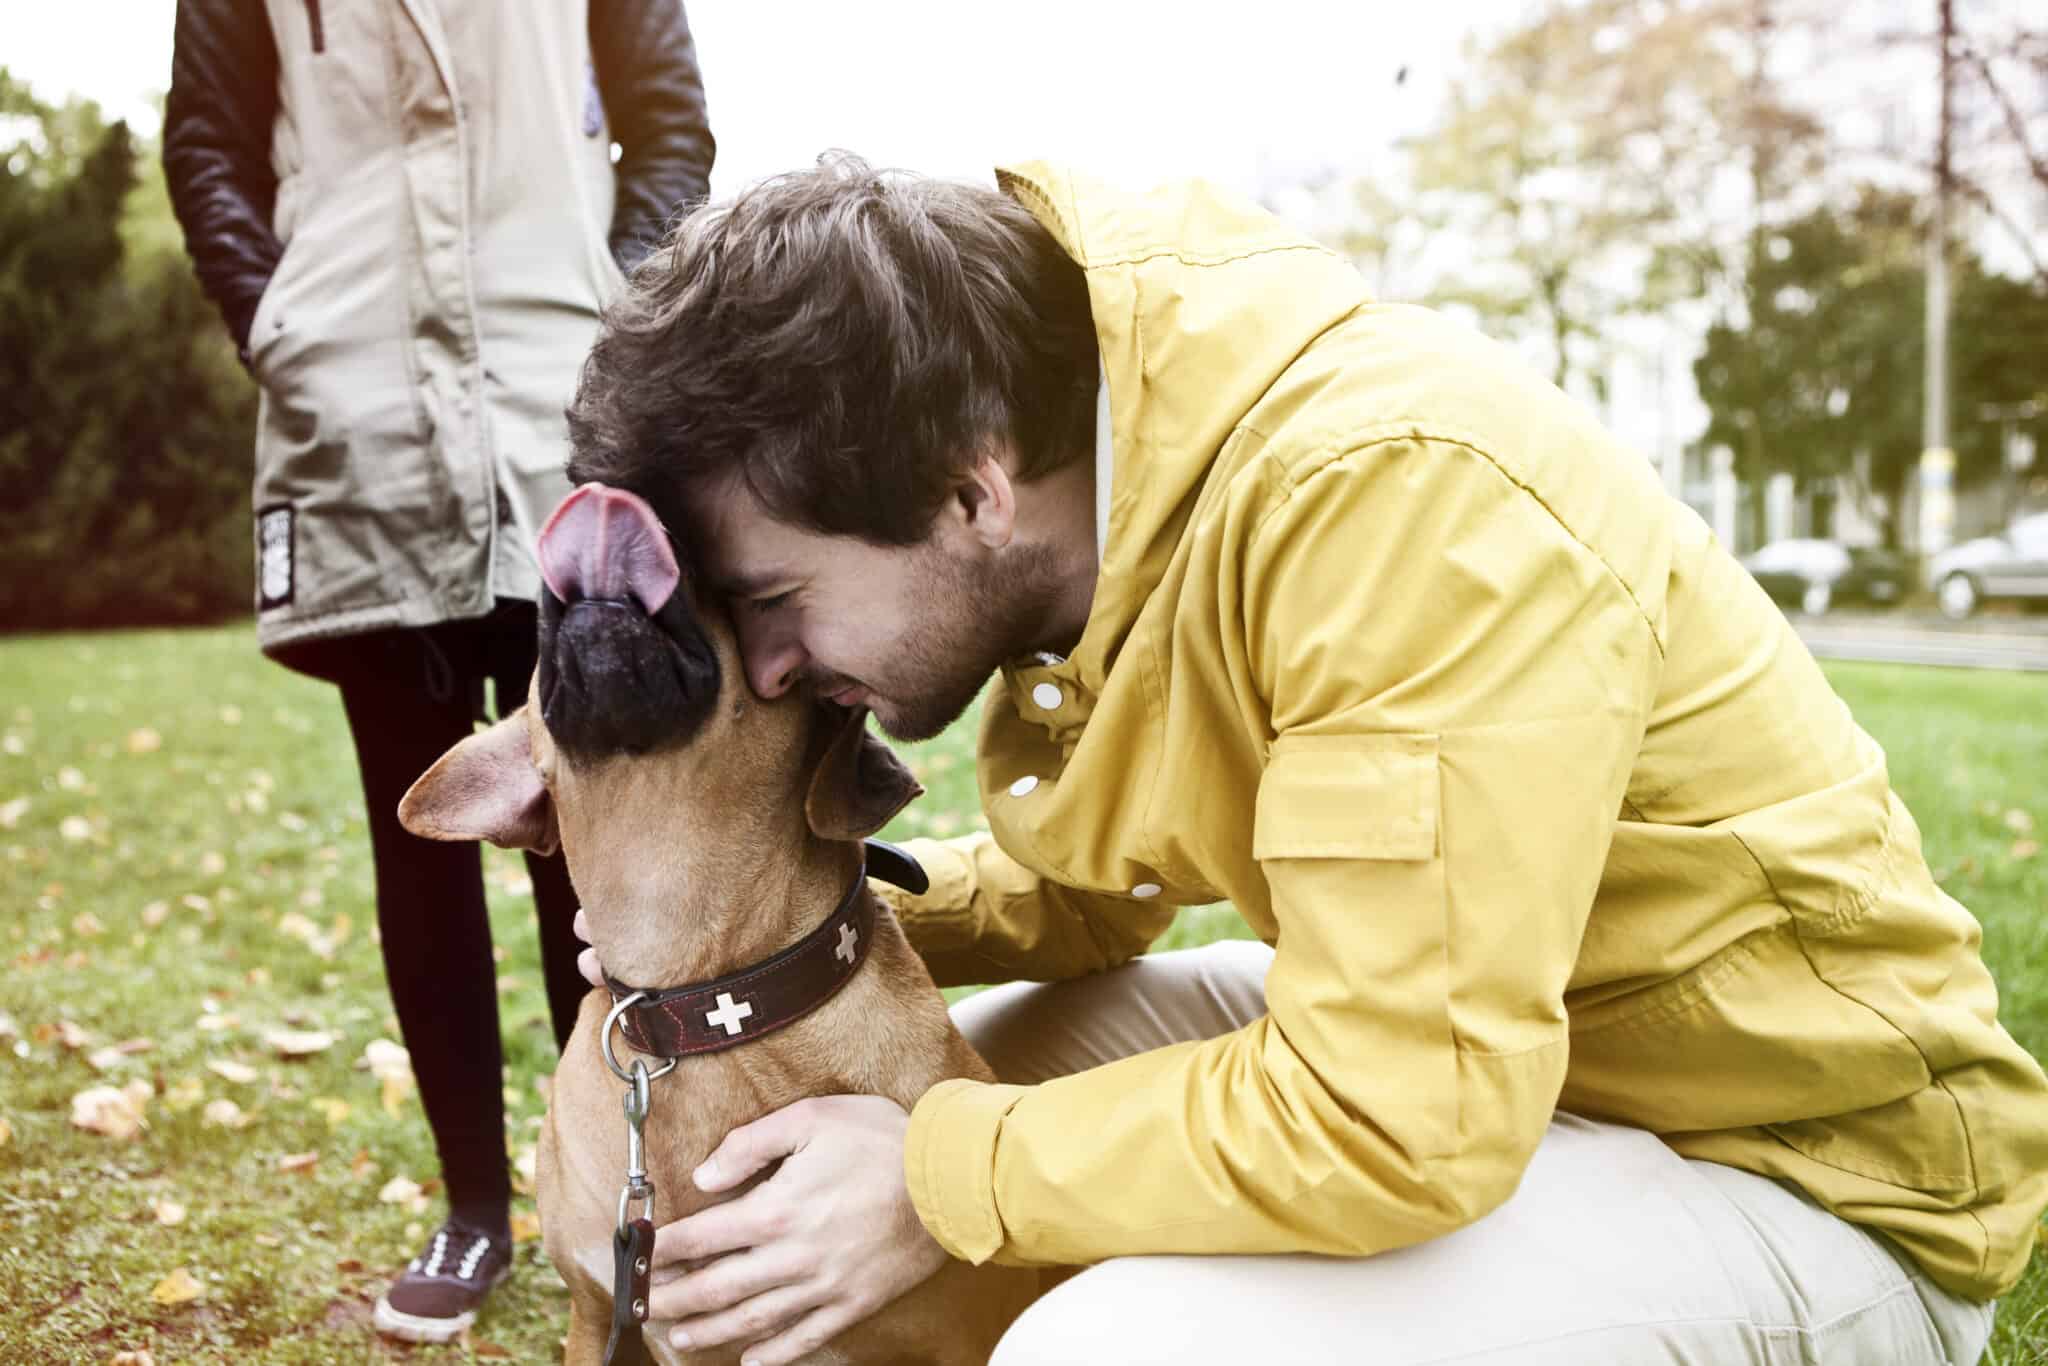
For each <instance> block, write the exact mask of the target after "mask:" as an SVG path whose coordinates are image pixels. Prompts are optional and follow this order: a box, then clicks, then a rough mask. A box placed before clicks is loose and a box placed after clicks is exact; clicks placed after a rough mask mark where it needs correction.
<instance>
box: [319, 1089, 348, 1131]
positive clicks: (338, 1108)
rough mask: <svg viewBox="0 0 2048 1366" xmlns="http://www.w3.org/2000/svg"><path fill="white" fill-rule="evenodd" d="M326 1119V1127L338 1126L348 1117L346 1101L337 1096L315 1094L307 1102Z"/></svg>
mask: <svg viewBox="0 0 2048 1366" xmlns="http://www.w3.org/2000/svg"><path fill="white" fill-rule="evenodd" d="M309 1104H311V1105H312V1107H313V1108H314V1109H315V1110H318V1111H319V1112H320V1113H321V1115H322V1116H323V1117H324V1118H325V1119H326V1120H327V1127H328V1128H330V1129H333V1128H338V1127H339V1126H340V1124H341V1122H342V1121H343V1120H345V1119H347V1118H348V1110H349V1105H348V1102H347V1101H345V1100H342V1099H341V1098H340V1097H338V1096H315V1097H313V1099H312V1100H311V1101H310V1102H309Z"/></svg>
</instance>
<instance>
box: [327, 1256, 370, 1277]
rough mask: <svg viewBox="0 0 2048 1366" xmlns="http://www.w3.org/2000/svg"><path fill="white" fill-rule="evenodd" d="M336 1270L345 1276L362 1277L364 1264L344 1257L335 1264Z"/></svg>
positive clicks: (352, 1258) (355, 1259)
mask: <svg viewBox="0 0 2048 1366" xmlns="http://www.w3.org/2000/svg"><path fill="white" fill-rule="evenodd" d="M334 1269H335V1270H336V1271H339V1272H340V1273H341V1274H342V1275H344V1276H360V1275H361V1274H362V1273H363V1264H362V1262H361V1261H360V1260H358V1259H357V1258H354V1257H343V1258H342V1259H341V1260H340V1261H338V1262H336V1263H335V1264H334Z"/></svg>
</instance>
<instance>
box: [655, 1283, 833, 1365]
mask: <svg viewBox="0 0 2048 1366" xmlns="http://www.w3.org/2000/svg"><path fill="white" fill-rule="evenodd" d="M818 1294H819V1292H818V1290H817V1289H816V1288H815V1287H813V1286H811V1285H809V1284H803V1285H786V1286H783V1287H781V1288H779V1289H776V1290H771V1291H769V1292H768V1293H766V1294H764V1295H756V1296H754V1297H753V1298H752V1299H749V1300H743V1301H741V1302H740V1303H739V1304H736V1305H734V1306H732V1307H731V1308H730V1309H725V1310H722V1311H720V1312H719V1313H716V1314H706V1315H703V1316H702V1317H700V1318H694V1319H686V1320H685V1321H683V1322H682V1323H679V1324H677V1325H675V1327H673V1328H671V1329H670V1330H669V1341H670V1342H671V1343H673V1344H674V1345H675V1346H677V1347H679V1348H685V1349H688V1348H696V1347H715V1346H717V1345H719V1344H720V1343H726V1342H759V1341H760V1340H761V1339H762V1338H772V1337H773V1336H775V1334H777V1333H778V1332H780V1331H782V1330H783V1329H784V1328H786V1327H788V1326H789V1325H791V1324H792V1323H794V1322H796V1321H798V1320H800V1319H802V1318H803V1317H804V1316H805V1314H806V1311H808V1310H809V1309H810V1308H811V1307H812V1305H814V1304H815V1303H816V1302H817V1298H818ZM753 1359H754V1356H753V1353H752V1352H751V1351H749V1352H748V1353H747V1354H746V1356H745V1357H744V1358H743V1360H746V1361H752V1360H753ZM781 1359H782V1360H790V1359H791V1358H786V1357H785V1358H781Z"/></svg>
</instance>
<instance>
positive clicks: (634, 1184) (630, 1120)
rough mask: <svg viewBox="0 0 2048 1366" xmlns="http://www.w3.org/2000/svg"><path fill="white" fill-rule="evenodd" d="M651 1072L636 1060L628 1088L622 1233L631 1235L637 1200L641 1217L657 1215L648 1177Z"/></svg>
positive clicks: (649, 1217) (620, 1228)
mask: <svg viewBox="0 0 2048 1366" xmlns="http://www.w3.org/2000/svg"><path fill="white" fill-rule="evenodd" d="M651 1080H652V1078H651V1077H650V1076H649V1075H648V1071H647V1063H646V1061H645V1060H644V1059H641V1058H635V1059H633V1073H632V1078H631V1081H632V1084H631V1085H629V1086H627V1087H626V1103H625V1109H626V1185H625V1188H624V1189H622V1190H621V1191H620V1192H619V1229H618V1232H619V1236H620V1237H621V1238H623V1237H625V1236H626V1235H627V1232H628V1230H629V1229H630V1227H631V1225H632V1222H633V1221H632V1219H631V1217H630V1215H631V1212H632V1207H633V1202H634V1201H635V1200H638V1201H639V1202H640V1217H641V1218H643V1219H648V1220H652V1219H653V1218H654V1183H653V1182H652V1181H649V1180H648V1179H647V1146H646V1138H645V1129H646V1127H647V1109H648V1095H647V1083H648V1082H649V1081H651Z"/></svg>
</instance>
